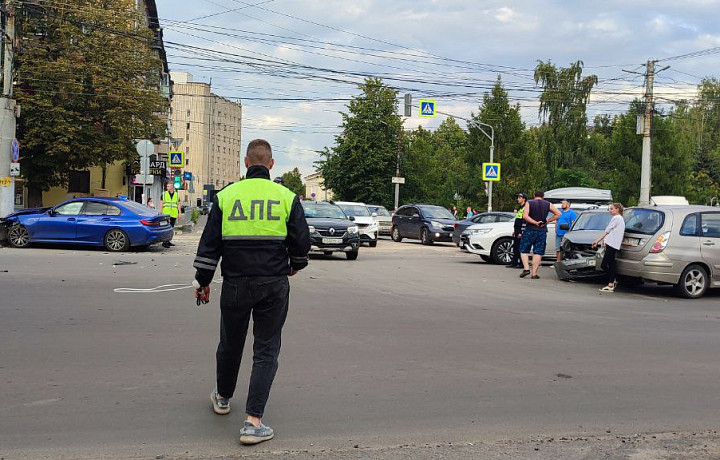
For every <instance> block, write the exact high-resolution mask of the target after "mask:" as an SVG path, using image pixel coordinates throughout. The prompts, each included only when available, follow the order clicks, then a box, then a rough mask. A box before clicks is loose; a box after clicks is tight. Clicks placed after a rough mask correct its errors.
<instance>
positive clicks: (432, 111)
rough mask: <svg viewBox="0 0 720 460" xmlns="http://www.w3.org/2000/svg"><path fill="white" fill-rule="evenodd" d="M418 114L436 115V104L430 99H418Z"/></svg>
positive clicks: (426, 116)
mask: <svg viewBox="0 0 720 460" xmlns="http://www.w3.org/2000/svg"><path fill="white" fill-rule="evenodd" d="M418 103H419V104H420V116H421V117H423V118H432V117H436V116H437V112H436V104H435V101H434V100H432V99H420V100H419V101H418Z"/></svg>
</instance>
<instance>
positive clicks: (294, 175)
mask: <svg viewBox="0 0 720 460" xmlns="http://www.w3.org/2000/svg"><path fill="white" fill-rule="evenodd" d="M282 178H283V182H284V184H285V187H287V188H289V189H290V190H292V191H293V193H295V194H296V195H302V196H305V184H303V181H302V174H300V170H299V169H297V168H295V169H293V170H292V171H288V172H286V173H285V174H283V175H282Z"/></svg>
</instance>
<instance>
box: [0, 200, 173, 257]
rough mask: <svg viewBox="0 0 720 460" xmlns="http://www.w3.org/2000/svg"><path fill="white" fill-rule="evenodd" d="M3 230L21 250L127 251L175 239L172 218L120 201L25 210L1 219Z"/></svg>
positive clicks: (101, 201)
mask: <svg viewBox="0 0 720 460" xmlns="http://www.w3.org/2000/svg"><path fill="white" fill-rule="evenodd" d="M0 228H1V229H2V230H4V233H5V236H6V239H7V240H8V242H9V243H10V244H11V245H12V246H15V247H17V248H23V247H26V246H28V245H30V244H31V243H69V244H81V245H83V244H84V245H89V246H105V248H107V250H108V251H126V250H128V249H129V248H130V247H131V246H150V245H151V244H155V243H161V242H164V241H170V240H171V239H172V236H173V228H172V226H170V216H167V215H158V214H157V212H156V211H155V210H154V209H151V208H148V207H147V206H144V205H142V204H140V203H136V202H134V201H128V200H124V199H120V198H97V197H96V198H75V199H72V200H68V201H66V202H64V203H60V204H59V205H57V206H54V207H52V208H36V209H23V210H22V211H18V212H15V213H12V214H10V215H9V216H6V217H4V218H2V219H0ZM0 236H2V235H0Z"/></svg>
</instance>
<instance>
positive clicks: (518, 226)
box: [507, 193, 527, 268]
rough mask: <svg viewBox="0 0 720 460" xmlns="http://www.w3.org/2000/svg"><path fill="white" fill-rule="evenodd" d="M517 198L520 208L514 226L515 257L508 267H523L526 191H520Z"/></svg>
mask: <svg viewBox="0 0 720 460" xmlns="http://www.w3.org/2000/svg"><path fill="white" fill-rule="evenodd" d="M516 198H517V204H518V210H517V212H516V213H515V224H514V228H513V258H512V261H510V263H509V264H507V268H522V264H521V263H520V239H521V238H522V232H523V228H525V220H524V219H523V212H525V202H526V201H527V195H525V194H524V193H518V194H517V196H516Z"/></svg>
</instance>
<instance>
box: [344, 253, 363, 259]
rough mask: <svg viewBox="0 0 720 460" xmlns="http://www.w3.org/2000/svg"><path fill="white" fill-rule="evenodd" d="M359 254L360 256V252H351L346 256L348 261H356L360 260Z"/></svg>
mask: <svg viewBox="0 0 720 460" xmlns="http://www.w3.org/2000/svg"><path fill="white" fill-rule="evenodd" d="M359 254H360V251H350V252H346V253H345V256H347V258H348V260H355V259H357V258H358V255H359Z"/></svg>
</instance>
